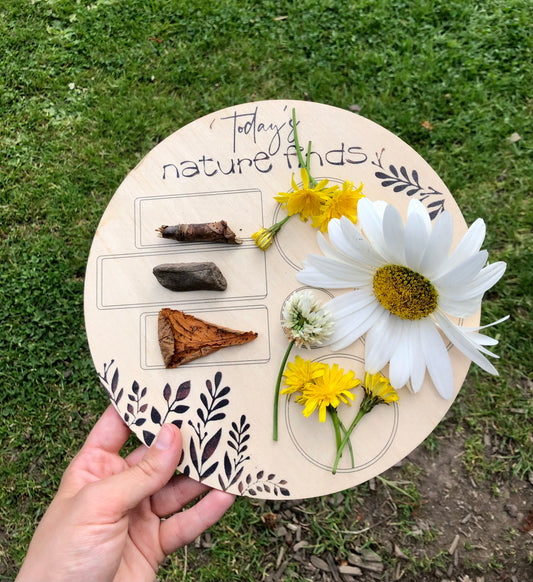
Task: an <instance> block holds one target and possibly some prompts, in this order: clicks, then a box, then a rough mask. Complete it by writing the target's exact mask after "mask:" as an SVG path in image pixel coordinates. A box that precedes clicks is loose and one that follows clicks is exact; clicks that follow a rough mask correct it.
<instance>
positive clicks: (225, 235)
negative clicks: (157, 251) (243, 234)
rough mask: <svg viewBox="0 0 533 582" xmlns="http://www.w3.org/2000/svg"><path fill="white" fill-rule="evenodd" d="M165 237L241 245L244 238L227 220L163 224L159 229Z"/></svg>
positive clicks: (183, 240)
mask: <svg viewBox="0 0 533 582" xmlns="http://www.w3.org/2000/svg"><path fill="white" fill-rule="evenodd" d="M157 232H159V234H160V236H162V237H163V238H171V239H173V240H177V241H180V242H213V243H226V244H229V245H240V244H241V243H242V240H241V239H239V238H237V235H236V234H235V233H234V232H233V231H232V230H231V228H230V227H229V226H228V223H227V222H226V221H225V220H219V221H218V222H202V223H199V224H175V225H173V226H167V225H163V226H160V227H159V228H158V229H157Z"/></svg>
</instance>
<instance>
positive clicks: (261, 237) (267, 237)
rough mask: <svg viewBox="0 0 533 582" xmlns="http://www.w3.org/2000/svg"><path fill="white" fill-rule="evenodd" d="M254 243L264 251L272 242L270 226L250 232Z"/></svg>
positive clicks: (272, 235)
mask: <svg viewBox="0 0 533 582" xmlns="http://www.w3.org/2000/svg"><path fill="white" fill-rule="evenodd" d="M252 238H253V240H254V242H255V244H256V245H257V246H258V247H259V248H260V249H261V250H262V251H266V250H267V249H268V247H269V246H270V245H271V244H272V243H273V242H274V234H273V233H272V230H270V228H264V227H261V228H260V229H259V230H258V231H257V232H254V234H252Z"/></svg>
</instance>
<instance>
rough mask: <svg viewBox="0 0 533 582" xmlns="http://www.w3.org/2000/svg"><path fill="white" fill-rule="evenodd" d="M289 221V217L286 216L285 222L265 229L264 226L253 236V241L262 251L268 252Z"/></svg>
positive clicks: (281, 221) (282, 221)
mask: <svg viewBox="0 0 533 582" xmlns="http://www.w3.org/2000/svg"><path fill="white" fill-rule="evenodd" d="M287 220H289V217H288V216H286V217H285V218H284V219H283V220H280V221H279V222H276V224H273V225H272V226H269V227H268V228H265V227H264V226H262V227H261V228H260V229H259V230H258V231H257V232H254V233H253V234H252V239H253V241H254V242H255V244H256V245H257V246H258V247H259V248H260V249H261V250H262V251H266V250H267V249H268V247H269V246H270V245H271V244H272V243H273V242H274V237H275V236H276V235H277V234H278V232H279V231H280V230H281V227H282V226H283V225H284V224H285V223H286V222H287Z"/></svg>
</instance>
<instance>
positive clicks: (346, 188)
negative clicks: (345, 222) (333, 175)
mask: <svg viewBox="0 0 533 582" xmlns="http://www.w3.org/2000/svg"><path fill="white" fill-rule="evenodd" d="M361 198H364V194H363V184H362V183H361V184H360V185H359V187H358V188H355V189H354V186H353V182H348V180H346V181H345V182H344V184H343V185H342V189H337V190H335V191H334V192H332V193H331V195H330V196H329V197H328V198H327V199H326V200H324V202H323V203H322V205H321V207H320V213H319V214H318V215H316V216H313V217H312V219H313V227H314V228H320V230H321V231H322V232H327V230H328V224H329V221H330V220H331V219H332V218H340V217H341V216H346V218H348V219H349V220H350V221H351V222H353V223H354V224H355V223H356V222H357V203H358V202H359V200H361Z"/></svg>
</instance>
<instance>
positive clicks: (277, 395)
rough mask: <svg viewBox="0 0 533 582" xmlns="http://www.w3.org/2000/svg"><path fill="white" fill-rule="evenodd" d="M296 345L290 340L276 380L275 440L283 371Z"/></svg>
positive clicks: (276, 437)
mask: <svg viewBox="0 0 533 582" xmlns="http://www.w3.org/2000/svg"><path fill="white" fill-rule="evenodd" d="M293 346H294V340H292V341H290V342H289V347H288V348H287V351H286V352H285V356H284V357H283V361H282V362H281V367H280V369H279V373H278V380H277V382H276V392H275V394H274V429H273V432H272V438H273V440H275V441H277V440H278V408H279V392H280V387H281V379H282V378H283V371H284V370H285V364H286V363H287V360H288V359H289V354H290V353H291V350H292V347H293Z"/></svg>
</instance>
